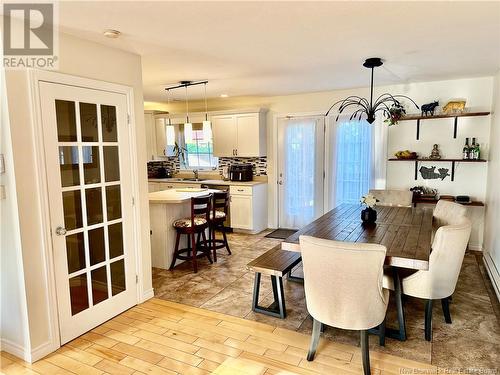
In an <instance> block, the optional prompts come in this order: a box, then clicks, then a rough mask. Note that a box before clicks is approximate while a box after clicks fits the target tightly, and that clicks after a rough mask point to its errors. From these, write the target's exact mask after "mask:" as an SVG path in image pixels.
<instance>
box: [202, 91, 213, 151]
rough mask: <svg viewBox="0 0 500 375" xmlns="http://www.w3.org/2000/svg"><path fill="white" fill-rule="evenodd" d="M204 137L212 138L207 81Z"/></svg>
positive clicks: (206, 138)
mask: <svg viewBox="0 0 500 375" xmlns="http://www.w3.org/2000/svg"><path fill="white" fill-rule="evenodd" d="M203 139H204V140H205V142H206V141H209V140H212V123H211V122H210V121H209V120H208V105H207V84H206V83H205V121H203Z"/></svg>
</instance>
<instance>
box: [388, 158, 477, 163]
mask: <svg viewBox="0 0 500 375" xmlns="http://www.w3.org/2000/svg"><path fill="white" fill-rule="evenodd" d="M389 161H428V162H432V163H434V162H438V163H439V162H440V161H446V162H450V161H454V162H464V163H486V160H484V159H476V160H470V159H422V158H417V159H398V158H391V159H389Z"/></svg>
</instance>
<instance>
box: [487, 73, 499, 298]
mask: <svg viewBox="0 0 500 375" xmlns="http://www.w3.org/2000/svg"><path fill="white" fill-rule="evenodd" d="M499 187H500V71H498V73H497V75H496V76H495V85H494V90H493V120H492V123H491V135H490V154H489V171H488V185H487V192H486V219H485V230H484V249H485V257H484V260H485V263H486V266H487V268H488V271H489V274H490V277H491V280H492V281H493V285H494V286H495V290H496V293H497V297H498V298H499V299H500V234H499V232H500V188H499Z"/></svg>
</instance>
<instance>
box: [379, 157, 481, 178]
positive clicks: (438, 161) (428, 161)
mask: <svg viewBox="0 0 500 375" xmlns="http://www.w3.org/2000/svg"><path fill="white" fill-rule="evenodd" d="M389 161H412V162H414V163H415V181H416V180H418V163H422V162H427V163H451V181H455V165H456V163H486V160H484V159H477V160H469V159H397V158H391V159H389Z"/></svg>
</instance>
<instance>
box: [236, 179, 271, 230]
mask: <svg viewBox="0 0 500 375" xmlns="http://www.w3.org/2000/svg"><path fill="white" fill-rule="evenodd" d="M229 194H230V197H231V202H230V215H231V227H232V228H233V230H235V231H244V232H248V233H259V232H261V231H263V230H264V229H266V228H267V184H258V185H253V186H238V185H236V186H233V185H231V186H230V187H229Z"/></svg>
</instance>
